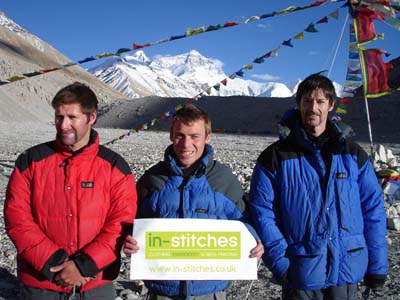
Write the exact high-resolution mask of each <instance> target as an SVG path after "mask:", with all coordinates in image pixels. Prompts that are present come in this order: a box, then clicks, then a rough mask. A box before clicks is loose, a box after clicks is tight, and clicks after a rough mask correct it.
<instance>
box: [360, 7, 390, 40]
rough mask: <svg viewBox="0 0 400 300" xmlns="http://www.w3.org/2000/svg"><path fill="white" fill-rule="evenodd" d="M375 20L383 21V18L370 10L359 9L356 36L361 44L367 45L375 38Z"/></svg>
mask: <svg viewBox="0 0 400 300" xmlns="http://www.w3.org/2000/svg"><path fill="white" fill-rule="evenodd" d="M373 19H378V20H383V18H382V16H381V15H379V14H377V13H376V12H374V11H373V10H371V9H369V8H365V7H362V8H358V9H357V18H356V19H355V20H356V26H355V27H356V28H355V29H356V34H357V41H358V42H359V43H366V42H369V41H372V40H373V39H374V38H375V26H374V23H373V22H372V20H373Z"/></svg>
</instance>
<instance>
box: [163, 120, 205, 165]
mask: <svg viewBox="0 0 400 300" xmlns="http://www.w3.org/2000/svg"><path fill="white" fill-rule="evenodd" d="M171 141H172V144H173V148H174V152H175V155H176V156H177V158H178V160H179V163H180V165H181V166H182V167H183V168H184V169H187V168H189V167H190V166H192V165H193V164H194V163H195V162H196V161H197V160H198V159H199V158H201V156H202V155H203V152H204V147H205V145H206V144H208V143H209V142H210V134H206V129H205V124H204V120H197V121H194V122H192V123H191V124H189V125H187V124H185V123H183V122H181V121H176V122H175V124H174V127H173V128H172V135H171Z"/></svg>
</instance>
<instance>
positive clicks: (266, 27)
mask: <svg viewBox="0 0 400 300" xmlns="http://www.w3.org/2000/svg"><path fill="white" fill-rule="evenodd" d="M257 27H258V28H262V29H265V30H266V31H272V25H271V23H265V24H264V23H259V24H257Z"/></svg>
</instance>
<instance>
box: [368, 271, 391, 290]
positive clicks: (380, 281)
mask: <svg viewBox="0 0 400 300" xmlns="http://www.w3.org/2000/svg"><path fill="white" fill-rule="evenodd" d="M385 281H386V274H385V275H381V274H366V275H365V276H364V284H365V285H366V286H367V287H369V288H371V289H375V288H379V287H383V285H384V284H385Z"/></svg>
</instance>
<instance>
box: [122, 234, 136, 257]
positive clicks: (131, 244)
mask: <svg viewBox="0 0 400 300" xmlns="http://www.w3.org/2000/svg"><path fill="white" fill-rule="evenodd" d="M138 251H139V246H138V244H137V241H136V240H135V239H134V238H133V237H132V236H131V235H127V236H126V238H125V241H124V253H125V255H126V256H131V255H132V254H135V253H137V252H138Z"/></svg>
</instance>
